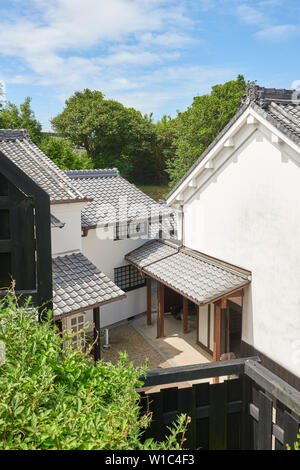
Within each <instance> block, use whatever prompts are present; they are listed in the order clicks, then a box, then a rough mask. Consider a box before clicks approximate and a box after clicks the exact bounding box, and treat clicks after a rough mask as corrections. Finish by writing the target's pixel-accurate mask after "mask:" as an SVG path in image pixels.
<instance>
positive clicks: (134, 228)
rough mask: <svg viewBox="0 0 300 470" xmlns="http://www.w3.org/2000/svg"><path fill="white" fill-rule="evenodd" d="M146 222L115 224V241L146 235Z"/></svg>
mask: <svg viewBox="0 0 300 470" xmlns="http://www.w3.org/2000/svg"><path fill="white" fill-rule="evenodd" d="M147 229H148V224H147V222H130V223H128V224H117V225H116V228H115V240H126V239H127V238H138V237H141V236H143V235H147V233H148V230H147Z"/></svg>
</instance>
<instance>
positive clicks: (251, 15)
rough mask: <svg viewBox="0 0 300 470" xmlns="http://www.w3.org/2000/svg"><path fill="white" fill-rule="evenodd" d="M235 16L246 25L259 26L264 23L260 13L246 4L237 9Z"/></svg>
mask: <svg viewBox="0 0 300 470" xmlns="http://www.w3.org/2000/svg"><path fill="white" fill-rule="evenodd" d="M237 14H238V16H239V18H240V19H241V20H242V21H244V22H245V23H248V24H254V25H259V24H262V23H264V22H265V21H266V18H265V15H264V13H263V12H262V11H260V10H258V9H257V8H254V7H252V6H249V5H246V4H244V5H239V6H238V7H237Z"/></svg>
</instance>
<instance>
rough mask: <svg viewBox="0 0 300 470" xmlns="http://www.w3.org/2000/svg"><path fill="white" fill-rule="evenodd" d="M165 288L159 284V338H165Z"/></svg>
mask: <svg viewBox="0 0 300 470" xmlns="http://www.w3.org/2000/svg"><path fill="white" fill-rule="evenodd" d="M164 313H165V286H164V284H161V283H159V284H158V311H157V337H158V338H163V337H164V336H165V317H164Z"/></svg>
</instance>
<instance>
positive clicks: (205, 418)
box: [140, 357, 300, 450]
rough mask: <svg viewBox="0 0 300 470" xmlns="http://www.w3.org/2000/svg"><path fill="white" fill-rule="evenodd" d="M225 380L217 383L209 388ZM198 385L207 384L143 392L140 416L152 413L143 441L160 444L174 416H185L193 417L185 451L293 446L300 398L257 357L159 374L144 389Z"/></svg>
mask: <svg viewBox="0 0 300 470" xmlns="http://www.w3.org/2000/svg"><path fill="white" fill-rule="evenodd" d="M224 376H225V377H226V380H224V381H221V382H220V383H214V384H213V383H210V382H209V379H211V378H213V377H223V378H224ZM227 376H230V377H229V379H227ZM197 379H207V381H204V382H203V383H197V384H194V385H192V386H185V387H184V388H181V387H177V386H175V387H172V386H170V387H169V388H163V389H161V390H159V391H157V392H151V391H150V392H149V390H147V389H146V390H145V391H144V390H143V389H141V391H140V395H141V404H142V412H143V413H145V412H147V411H150V412H152V423H151V426H150V427H149V428H148V429H147V430H146V432H145V435H144V438H145V439H147V438H150V437H153V438H154V439H157V440H163V439H164V438H165V437H166V436H167V435H168V433H169V431H168V427H169V426H170V425H171V424H172V423H173V422H174V421H175V420H176V418H177V416H178V415H179V414H181V413H186V414H187V415H188V416H190V417H191V423H190V424H189V426H188V432H187V435H186V437H187V441H186V442H185V448H187V449H203V450H204V449H210V450H216V449H228V450H239V449H286V447H287V444H289V445H290V446H291V447H293V445H294V443H295V442H296V441H297V434H298V430H299V427H300V393H299V392H298V391H296V390H295V389H293V388H292V387H290V386H289V385H288V384H287V383H285V382H284V381H283V380H281V379H279V378H278V377H277V376H275V375H274V374H272V373H271V372H270V371H268V370H267V369H265V368H264V367H263V366H261V365H260V364H259V358H257V357H255V358H247V359H236V360H233V361H222V362H220V363H209V364H200V365H193V366H188V367H175V368H170V369H157V370H155V371H150V372H149V374H148V376H147V379H146V381H145V385H144V387H148V386H154V385H162V384H172V383H174V382H184V381H185V382H186V381H191V380H197ZM185 385H187V384H185Z"/></svg>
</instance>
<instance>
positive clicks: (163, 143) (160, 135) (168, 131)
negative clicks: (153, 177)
mask: <svg viewBox="0 0 300 470" xmlns="http://www.w3.org/2000/svg"><path fill="white" fill-rule="evenodd" d="M174 121H175V120H174V119H172V118H171V116H166V115H165V116H163V117H162V119H161V120H159V121H157V122H156V124H155V129H156V145H155V153H156V160H157V161H158V162H159V168H158V174H159V183H160V184H167V183H168V181H169V178H168V174H167V171H166V169H167V162H168V161H169V160H172V159H173V158H174V155H175V151H176V148H175V145H174V142H175V136H176V134H175V126H174Z"/></svg>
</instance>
